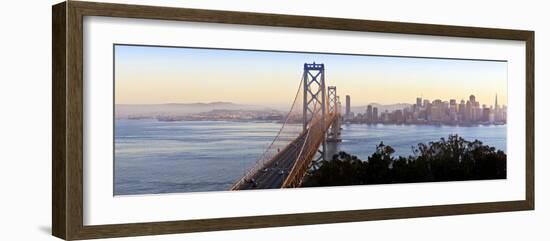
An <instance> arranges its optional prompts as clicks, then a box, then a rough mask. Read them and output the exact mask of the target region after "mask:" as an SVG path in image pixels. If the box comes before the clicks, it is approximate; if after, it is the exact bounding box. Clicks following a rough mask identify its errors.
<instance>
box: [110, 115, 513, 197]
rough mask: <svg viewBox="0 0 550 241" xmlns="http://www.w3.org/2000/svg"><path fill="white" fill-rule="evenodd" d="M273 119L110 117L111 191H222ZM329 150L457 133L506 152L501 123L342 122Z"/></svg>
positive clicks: (270, 132) (250, 158) (265, 138)
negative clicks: (336, 140)
mask: <svg viewBox="0 0 550 241" xmlns="http://www.w3.org/2000/svg"><path fill="white" fill-rule="evenodd" d="M279 128H280V124H279V123H254V122H228V121H180V122H160V121H156V120H116V122H115V195H125V194H153V193H179V192H199V191H223V190H228V189H229V188H230V187H231V185H232V184H233V183H234V182H235V181H236V180H238V179H239V178H240V177H241V176H242V175H243V174H244V172H245V171H246V170H247V169H248V168H250V167H252V166H254V164H255V162H256V160H257V158H258V157H259V156H260V155H261V154H262V152H263V151H264V150H265V148H266V147H267V146H268V145H269V144H270V142H271V141H272V140H273V137H274V136H275V135H276V134H277V132H278V131H279ZM342 128H343V130H342V139H343V141H342V142H341V143H339V144H338V145H334V144H332V145H330V146H329V148H330V151H331V152H336V151H340V150H341V151H346V152H349V153H351V154H353V155H357V156H358V157H359V158H362V159H366V157H367V156H369V155H370V154H372V153H373V152H374V150H375V147H376V145H377V144H379V143H380V142H381V141H383V142H384V144H386V145H390V146H392V147H393V148H394V149H395V150H396V155H403V156H407V155H410V154H411V153H412V152H411V146H413V145H416V144H417V143H419V142H424V143H427V142H430V141H435V140H438V139H439V138H441V137H446V136H448V135H449V134H459V135H460V136H462V137H464V138H465V139H467V140H474V139H479V140H481V141H482V142H484V143H485V144H488V145H491V146H494V147H496V148H497V149H500V150H503V151H506V126H505V125H503V126H475V127H456V126H420V125H418V126H417V125H361V124H348V125H343V126H342Z"/></svg>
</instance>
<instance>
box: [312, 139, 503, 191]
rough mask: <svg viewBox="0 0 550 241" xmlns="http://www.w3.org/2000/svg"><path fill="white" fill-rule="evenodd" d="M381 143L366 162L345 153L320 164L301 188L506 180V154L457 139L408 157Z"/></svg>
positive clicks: (424, 146)
mask: <svg viewBox="0 0 550 241" xmlns="http://www.w3.org/2000/svg"><path fill="white" fill-rule="evenodd" d="M394 152H395V150H394V149H393V148H392V147H391V146H387V145H384V143H382V142H381V143H380V144H379V145H378V146H377V147H376V151H375V152H374V153H373V154H372V155H371V156H369V157H368V159H367V160H366V161H362V160H360V159H358V158H357V157H356V156H353V155H350V154H348V153H345V152H340V153H338V154H336V155H334V156H333V158H332V160H331V161H323V162H321V164H320V166H319V168H318V169H317V170H313V171H312V172H311V173H310V175H309V176H307V177H306V179H305V181H304V183H303V185H302V186H306V187H315V186H343V185H364V184H389V183H411V182H439V181H464V180H484V179H503V178H506V154H505V153H504V152H503V151H500V150H498V151H497V150H495V148H494V147H489V146H487V145H483V143H482V142H480V141H478V140H475V141H473V142H470V141H466V140H464V139H463V138H462V137H459V136H458V135H450V136H449V137H448V138H447V139H445V138H441V139H440V140H439V141H436V142H430V143H428V144H424V143H419V144H418V145H417V146H416V147H413V155H412V156H409V157H401V156H399V157H393V156H392V154H393V153H394Z"/></svg>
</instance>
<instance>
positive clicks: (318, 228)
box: [0, 0, 550, 241]
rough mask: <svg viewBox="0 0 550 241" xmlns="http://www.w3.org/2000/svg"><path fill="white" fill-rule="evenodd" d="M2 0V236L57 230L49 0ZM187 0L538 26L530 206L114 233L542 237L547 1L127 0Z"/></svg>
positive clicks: (195, 238)
mask: <svg viewBox="0 0 550 241" xmlns="http://www.w3.org/2000/svg"><path fill="white" fill-rule="evenodd" d="M57 2H58V1H51V0H50V1H44V0H34V1H7V2H4V3H3V5H2V7H1V10H0V20H1V21H0V31H1V37H0V61H1V62H0V66H1V67H0V142H1V143H0V192H1V193H2V194H1V198H0V225H1V226H0V227H1V228H0V240H56V238H54V237H52V236H50V234H49V233H50V230H51V228H50V227H51V224H50V220H51V194H50V192H51V181H50V179H51V150H50V149H51V5H52V4H54V3H57ZM128 2H132V3H147V2H154V3H155V4H162V3H164V4H171V5H174V4H176V5H179V6H184V7H190V8H208V9H221V10H238V11H254V12H269V13H285V14H300V15H318V16H330V17H345V18H359V19H372V20H389V21H406V22H420V23H435V24H451V25H467V26H478V27H497V28H515V29H527V30H535V31H536V60H535V62H536V73H535V79H536V103H537V104H536V106H537V108H536V149H537V150H539V151H538V152H537V153H536V210H535V211H530V212H515V213H497V214H479V215H465V216H450V217H437V218H420V219H408V220H389V221H374V222H359V223H346V224H329V225H315V226H301V227H286V228H269V229H255V230H239V231H224V232H210V233H195V234H180V235H164V236H155V237H151V236H149V237H138V238H124V239H121V240H189V241H199V240H205V241H206V240H208V241H216V240H224V241H232V240H239V241H241V240H242V241H245V240H262V241H264V240H265V241H269V240H277V241H280V240H297V239H300V240H366V239H370V240H399V239H402V240H424V241H429V240H483V239H485V240H548V239H549V238H550V233H549V231H548V223H549V222H550V187H549V186H550V173H547V172H548V171H550V165H549V162H548V161H547V160H548V159H550V158H549V157H548V155H547V154H545V153H544V151H545V148H547V147H548V146H549V144H550V141H548V139H547V138H545V135H548V134H550V132H549V127H548V125H547V124H546V123H547V122H548V118H549V117H550V113H549V112H550V108H547V107H545V103H548V102H550V97H549V95H548V94H547V93H548V91H549V90H550V87H549V85H550V84H549V82H548V81H547V80H548V79H550V69H548V68H547V66H550V56H549V55H548V53H550V49H549V48H550V27H549V25H548V22H550V14H548V9H550V8H549V6H546V1H535V0H523V1H502V0H501V1H496V0H491V1H479V0H477V1H476V0H461V1H437V0H431V1H430V0H415V1H407V0H401V1H398V0H385V1H376V2H374V1H373V2H369V3H367V1H360V0H356V1H352V0H338V1H313V0H301V1H299V0H277V1H265V0H264V1H262V0H257V1H250V0H249V1H247V0H233V1H223V0H220V1H216V0H202V1H177V2H176V1H174V0H165V1H140V0H134V1H128Z"/></svg>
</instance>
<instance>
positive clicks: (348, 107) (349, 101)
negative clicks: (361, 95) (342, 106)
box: [346, 95, 351, 117]
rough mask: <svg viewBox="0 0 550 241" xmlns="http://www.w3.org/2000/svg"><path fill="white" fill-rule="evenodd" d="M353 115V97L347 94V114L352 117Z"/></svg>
mask: <svg viewBox="0 0 550 241" xmlns="http://www.w3.org/2000/svg"><path fill="white" fill-rule="evenodd" d="M350 115H351V97H350V96H349V95H346V116H347V117H350Z"/></svg>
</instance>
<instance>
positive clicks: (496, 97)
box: [493, 94, 500, 121]
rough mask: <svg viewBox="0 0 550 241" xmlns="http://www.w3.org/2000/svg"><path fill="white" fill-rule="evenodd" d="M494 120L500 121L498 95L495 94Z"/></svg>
mask: <svg viewBox="0 0 550 241" xmlns="http://www.w3.org/2000/svg"><path fill="white" fill-rule="evenodd" d="M493 113H494V121H500V108H499V107H498V95H497V94H495V109H494V111H493Z"/></svg>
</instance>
